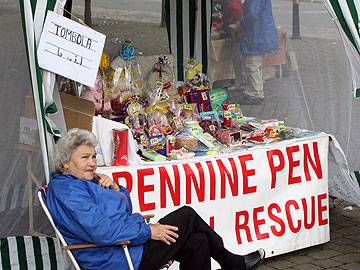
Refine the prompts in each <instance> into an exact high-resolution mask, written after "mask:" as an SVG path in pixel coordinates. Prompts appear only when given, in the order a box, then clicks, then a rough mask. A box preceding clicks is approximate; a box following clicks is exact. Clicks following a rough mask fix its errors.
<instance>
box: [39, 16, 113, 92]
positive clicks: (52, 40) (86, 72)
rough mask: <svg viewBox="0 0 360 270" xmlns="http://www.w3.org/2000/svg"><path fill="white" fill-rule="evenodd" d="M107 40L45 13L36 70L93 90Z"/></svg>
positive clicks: (71, 21) (92, 31)
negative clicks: (50, 73) (59, 76)
mask: <svg viewBox="0 0 360 270" xmlns="http://www.w3.org/2000/svg"><path fill="white" fill-rule="evenodd" d="M105 38H106V36H105V35H103V34H101V33H99V32H96V31H95V30H93V29H91V28H89V27H87V26H84V25H82V24H79V23H77V22H75V21H73V20H70V19H67V18H65V17H63V16H61V15H59V14H56V13H54V12H52V11H48V14H47V16H46V20H45V24H44V29H43V32H42V35H41V39H40V43H39V48H38V60H39V66H40V67H41V68H43V69H46V70H49V71H51V72H54V73H56V74H59V75H62V76H64V77H66V78H69V79H72V80H74V81H77V82H79V83H82V84H85V85H87V86H94V84H95V80H96V75H97V72H98V68H99V62H100V58H101V54H102V51H103V48H104V43H105Z"/></svg>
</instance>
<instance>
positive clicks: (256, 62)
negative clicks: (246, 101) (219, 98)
mask: <svg viewBox="0 0 360 270" xmlns="http://www.w3.org/2000/svg"><path fill="white" fill-rule="evenodd" d="M241 60H242V63H243V64H242V76H243V78H244V82H245V90H244V94H245V95H247V96H248V97H251V98H264V82H263V76H262V65H263V56H262V55H243V56H242V58H241Z"/></svg>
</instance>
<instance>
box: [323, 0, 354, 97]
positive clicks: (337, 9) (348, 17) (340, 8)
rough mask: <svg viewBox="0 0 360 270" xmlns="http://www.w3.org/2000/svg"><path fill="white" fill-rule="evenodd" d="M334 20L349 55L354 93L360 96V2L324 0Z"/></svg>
mask: <svg viewBox="0 0 360 270" xmlns="http://www.w3.org/2000/svg"><path fill="white" fill-rule="evenodd" d="M324 5H325V6H326V8H327V10H328V11H329V13H330V15H331V17H332V18H333V21H334V22H335V23H336V26H337V27H338V28H339V32H340V35H341V38H342V40H343V42H344V45H345V49H346V53H347V56H348V58H349V60H350V65H351V71H352V80H353V94H354V97H356V98H359V97H360V57H359V54H360V35H359V29H360V2H359V1H357V0H355V1H353V0H350V1H346V0H324Z"/></svg>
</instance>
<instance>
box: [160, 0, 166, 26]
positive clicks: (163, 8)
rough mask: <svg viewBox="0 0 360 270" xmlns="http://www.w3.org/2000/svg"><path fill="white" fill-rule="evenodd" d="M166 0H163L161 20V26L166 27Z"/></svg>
mask: <svg viewBox="0 0 360 270" xmlns="http://www.w3.org/2000/svg"><path fill="white" fill-rule="evenodd" d="M165 16H166V14H165V0H162V1H161V22H160V27H165V26H166V20H165Z"/></svg>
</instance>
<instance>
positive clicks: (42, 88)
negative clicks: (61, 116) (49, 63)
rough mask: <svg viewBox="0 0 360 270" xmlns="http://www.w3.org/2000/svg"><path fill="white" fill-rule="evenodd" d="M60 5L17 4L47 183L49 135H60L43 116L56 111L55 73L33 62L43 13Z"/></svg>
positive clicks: (51, 1)
mask: <svg viewBox="0 0 360 270" xmlns="http://www.w3.org/2000/svg"><path fill="white" fill-rule="evenodd" d="M64 4H65V2H64V1H59V2H57V1H56V0H49V1H46V0H39V1H36V0H25V1H20V8H21V11H22V20H23V30H24V35H25V39H26V40H25V42H26V48H27V55H28V64H29V70H30V77H31V83H32V90H33V97H34V102H35V110H36V118H37V122H38V127H39V136H40V146H41V152H42V156H43V161H44V170H45V178H46V180H47V182H49V180H50V171H51V164H50V162H49V159H50V160H51V157H52V153H53V150H52V149H53V136H60V131H59V130H58V129H57V128H56V126H55V124H54V123H53V122H52V121H51V120H50V118H49V117H48V116H47V114H49V113H55V112H57V108H56V105H55V103H54V100H53V90H54V87H55V74H53V73H51V72H49V71H45V70H40V68H39V65H38V61H37V46H38V44H39V42H40V37H41V33H42V29H43V22H44V20H45V16H46V11H47V10H48V9H50V10H55V11H57V12H60V13H61V12H62V8H63V6H64ZM33 7H35V10H33Z"/></svg>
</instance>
